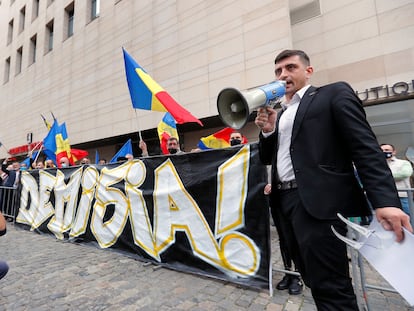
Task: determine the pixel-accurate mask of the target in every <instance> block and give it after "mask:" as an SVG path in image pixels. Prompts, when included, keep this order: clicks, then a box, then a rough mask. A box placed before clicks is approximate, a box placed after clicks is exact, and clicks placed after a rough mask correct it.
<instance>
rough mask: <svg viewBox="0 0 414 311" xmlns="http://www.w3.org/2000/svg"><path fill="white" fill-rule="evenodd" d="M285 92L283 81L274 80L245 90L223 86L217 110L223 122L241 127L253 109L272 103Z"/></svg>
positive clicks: (234, 126) (233, 126)
mask: <svg viewBox="0 0 414 311" xmlns="http://www.w3.org/2000/svg"><path fill="white" fill-rule="evenodd" d="M285 93H286V82H285V81H274V82H271V83H269V84H265V85H262V86H259V87H256V88H252V89H248V90H246V91H239V90H237V89H234V88H225V89H223V90H222V91H221V92H220V93H219V95H218V97H217V110H218V113H219V116H220V118H221V120H222V121H223V123H224V124H226V125H227V126H229V127H231V128H234V129H241V128H242V127H243V126H244V125H245V124H246V122H247V120H248V119H249V116H250V114H251V113H252V112H253V111H254V110H255V109H257V108H259V107H262V106H270V105H274V104H275V103H276V102H277V100H278V99H280V98H281V97H283V96H284V95H285Z"/></svg>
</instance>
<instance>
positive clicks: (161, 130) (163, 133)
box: [157, 112, 178, 154]
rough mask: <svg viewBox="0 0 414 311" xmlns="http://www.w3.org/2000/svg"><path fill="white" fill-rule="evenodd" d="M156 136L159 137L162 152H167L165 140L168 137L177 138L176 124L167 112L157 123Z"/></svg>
mask: <svg viewBox="0 0 414 311" xmlns="http://www.w3.org/2000/svg"><path fill="white" fill-rule="evenodd" d="M157 131H158V137H159V139H160V146H161V150H162V153H163V154H169V152H168V149H167V141H168V139H169V138H170V137H175V138H177V139H178V132H177V125H176V122H175V120H174V118H173V116H172V115H171V114H170V113H169V112H167V113H166V114H165V115H164V117H163V118H162V120H161V122H160V123H158V127H157Z"/></svg>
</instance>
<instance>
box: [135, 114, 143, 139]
mask: <svg viewBox="0 0 414 311" xmlns="http://www.w3.org/2000/svg"><path fill="white" fill-rule="evenodd" d="M134 111H135V119H136V120H137V125H138V138H139V141H143V139H142V134H141V130H140V128H141V127H140V126H139V119H138V113H137V110H136V109H134Z"/></svg>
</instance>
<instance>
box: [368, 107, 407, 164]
mask: <svg viewBox="0 0 414 311" xmlns="http://www.w3.org/2000/svg"><path fill="white" fill-rule="evenodd" d="M365 111H366V113H367V119H368V122H369V123H370V125H371V127H372V129H373V131H374V133H375V135H376V136H377V139H378V142H379V143H380V144H392V145H394V146H395V148H396V149H397V156H398V157H399V158H404V155H405V152H406V150H407V148H408V147H414V135H413V133H414V99H409V100H404V101H396V102H392V103H386V104H381V105H374V106H368V107H365Z"/></svg>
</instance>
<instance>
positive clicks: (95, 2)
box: [91, 0, 101, 20]
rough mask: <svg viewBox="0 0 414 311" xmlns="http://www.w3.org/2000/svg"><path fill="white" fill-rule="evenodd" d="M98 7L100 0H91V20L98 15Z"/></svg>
mask: <svg viewBox="0 0 414 311" xmlns="http://www.w3.org/2000/svg"><path fill="white" fill-rule="evenodd" d="M100 7H101V3H100V0H91V20H93V19H95V18H97V17H98V16H99V11H100Z"/></svg>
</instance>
